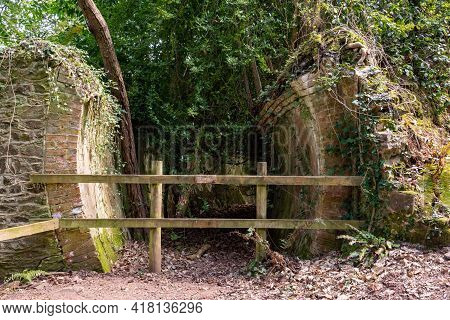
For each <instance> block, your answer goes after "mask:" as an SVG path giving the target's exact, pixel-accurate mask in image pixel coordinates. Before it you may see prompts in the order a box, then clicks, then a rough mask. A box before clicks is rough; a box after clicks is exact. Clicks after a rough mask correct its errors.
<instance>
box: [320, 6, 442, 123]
mask: <svg viewBox="0 0 450 320" xmlns="http://www.w3.org/2000/svg"><path fill="white" fill-rule="evenodd" d="M321 9H322V18H323V21H326V26H324V28H326V29H328V28H330V27H332V26H336V25H348V26H350V27H351V28H355V29H357V30H360V31H361V32H362V33H363V34H366V35H368V36H370V37H373V40H374V41H375V42H377V43H378V44H379V47H378V48H376V50H377V51H378V54H379V59H380V62H381V66H382V67H386V68H388V69H390V70H391V71H392V73H393V74H392V76H396V77H398V78H399V79H402V81H403V83H404V84H405V85H408V86H411V85H413V86H417V87H418V89H419V91H422V92H423V96H422V98H423V99H425V100H426V101H427V102H428V103H429V110H430V111H431V112H432V113H433V114H435V115H436V114H441V113H443V112H445V110H446V108H448V107H449V105H450V98H449V95H448V88H449V83H450V71H449V70H450V68H449V66H450V55H449V48H448V44H449V31H450V29H449V25H450V23H449V22H450V21H449V20H450V15H449V14H448V13H449V11H450V3H449V2H448V1H445V0H425V1H417V0H395V1H388V0H382V1H379V0H328V1H323V3H322V8H321Z"/></svg>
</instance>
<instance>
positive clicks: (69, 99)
mask: <svg viewBox="0 0 450 320" xmlns="http://www.w3.org/2000/svg"><path fill="white" fill-rule="evenodd" d="M0 61H2V63H1V64H0V141H1V143H0V174H1V176H0V228H7V227H12V226H17V225H21V224H24V223H28V222H29V221H30V219H33V218H49V217H51V216H52V215H57V216H62V217H76V218H83V217H110V216H111V217H113V216H114V217H121V216H122V209H121V202H120V198H119V195H118V192H117V191H118V190H117V187H116V186H114V185H103V184H89V185H88V184H86V185H77V184H64V185H47V186H45V185H37V184H31V183H29V182H28V181H29V178H28V177H29V174H31V173H102V172H100V170H110V171H112V170H114V156H113V152H112V150H110V149H108V148H107V146H108V145H110V144H111V132H112V133H114V130H115V129H114V128H115V123H114V112H115V109H114V107H113V104H112V103H110V101H112V100H111V99H110V98H108V97H107V96H105V95H106V93H105V92H104V89H103V87H102V85H101V83H100V81H99V80H98V78H97V75H96V74H95V73H94V72H93V71H92V70H91V69H90V68H89V67H87V66H86V65H85V64H84V62H83V61H82V59H81V58H80V56H79V53H72V51H70V50H68V49H67V48H62V47H58V46H55V45H52V44H49V43H46V42H28V43H22V44H21V45H20V46H18V47H15V48H10V49H6V50H4V51H3V52H2V55H1V57H0ZM62 61H64V63H62ZM88 79H89V81H90V83H89V86H87V80H88ZM83 83H84V84H83ZM89 91H90V95H87V92H89ZM98 108H102V109H101V110H97V109H98ZM121 243H122V235H121V232H120V231H119V230H115V229H102V230H100V229H91V230H89V229H86V230H78V229H75V230H70V231H69V230H66V231H58V232H56V233H55V232H48V233H46V234H42V235H35V236H33V237H24V238H21V239H17V240H11V241H7V242H1V243H0V277H3V276H6V275H7V274H10V273H12V272H17V271H20V270H23V269H43V270H64V269H93V270H109V268H110V265H111V262H112V261H113V260H114V258H115V252H116V251H117V249H118V248H119V247H120V245H121Z"/></svg>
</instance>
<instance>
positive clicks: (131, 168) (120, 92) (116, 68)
mask: <svg viewBox="0 0 450 320" xmlns="http://www.w3.org/2000/svg"><path fill="white" fill-rule="evenodd" d="M78 5H79V7H80V8H81V11H82V12H83V15H84V17H85V18H86V21H87V25H88V27H89V30H90V32H91V33H92V35H93V36H94V38H95V40H96V42H97V45H98V47H99V49H100V54H101V56H102V59H103V64H104V67H105V70H106V74H107V76H108V78H109V79H110V80H111V81H113V83H114V84H115V85H116V87H115V88H113V89H112V94H113V95H114V96H115V97H116V98H117V100H119V103H120V104H121V105H122V107H123V109H124V111H125V112H123V113H122V115H121V122H120V129H121V134H122V138H121V139H120V141H121V154H122V158H123V161H124V162H125V166H124V173H126V174H136V173H137V172H138V164H137V158H136V147H135V144H134V135H133V127H132V124H131V112H130V102H129V101H128V95H127V91H126V88H125V82H124V80H123V76H122V70H121V69H120V65H119V61H118V60H117V56H116V52H115V50H114V45H113V42H112V39H111V35H110V33H109V28H108V25H107V24H106V21H105V19H104V18H103V16H102V14H101V12H100V11H99V10H98V8H97V6H96V5H95V3H94V1H93V0H78ZM127 195H128V200H129V201H130V209H131V214H130V215H131V217H134V218H145V217H146V215H147V214H146V212H147V210H146V203H145V198H144V196H143V193H142V189H141V187H140V185H137V184H127ZM133 235H134V236H135V237H139V238H142V237H143V235H144V233H143V231H142V230H139V231H137V230H135V232H134V234H133Z"/></svg>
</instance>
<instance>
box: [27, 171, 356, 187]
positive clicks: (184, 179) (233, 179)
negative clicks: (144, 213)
mask: <svg viewBox="0 0 450 320" xmlns="http://www.w3.org/2000/svg"><path fill="white" fill-rule="evenodd" d="M30 180H31V182H34V183H127V184H158V183H163V184H231V185H299V186H300V185H302V186H304V185H311V186H359V185H361V183H362V181H363V178H362V177H359V176H233V175H85V174H33V175H30Z"/></svg>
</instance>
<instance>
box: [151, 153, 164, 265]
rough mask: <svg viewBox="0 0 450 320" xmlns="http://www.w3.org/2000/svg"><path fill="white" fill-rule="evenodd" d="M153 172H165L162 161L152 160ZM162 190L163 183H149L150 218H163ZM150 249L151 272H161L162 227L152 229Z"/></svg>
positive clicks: (157, 173) (159, 173) (158, 173)
mask: <svg viewBox="0 0 450 320" xmlns="http://www.w3.org/2000/svg"><path fill="white" fill-rule="evenodd" d="M151 174H155V175H162V174H163V162H162V161H152V166H151ZM162 192H163V186H162V183H158V184H151V185H149V193H150V218H162V199H163V196H162ZM148 250H149V252H148V256H149V263H150V272H161V228H152V229H150V233H149V248H148Z"/></svg>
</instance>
